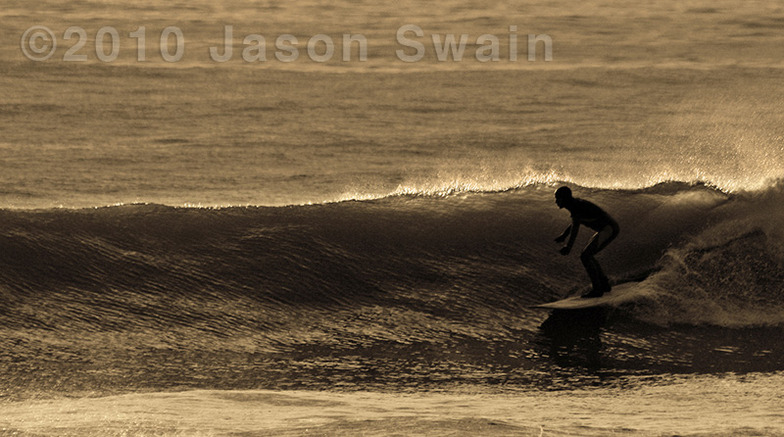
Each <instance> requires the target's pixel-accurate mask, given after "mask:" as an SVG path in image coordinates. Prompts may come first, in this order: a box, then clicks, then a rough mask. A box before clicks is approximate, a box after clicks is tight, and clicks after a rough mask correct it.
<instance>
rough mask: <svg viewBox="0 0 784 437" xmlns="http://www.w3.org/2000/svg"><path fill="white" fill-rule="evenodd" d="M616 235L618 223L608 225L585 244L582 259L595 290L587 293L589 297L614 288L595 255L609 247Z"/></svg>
mask: <svg viewBox="0 0 784 437" xmlns="http://www.w3.org/2000/svg"><path fill="white" fill-rule="evenodd" d="M616 236H618V225H617V224H614V225H609V226H606V227H605V228H604V229H602V230H601V231H599V232H597V233H596V234H595V235H594V236H593V238H591V241H589V242H588V245H587V246H585V249H583V252H582V254H580V260H581V261H582V262H583V266H585V271H586V272H588V276H589V277H590V278H591V285H592V287H593V290H592V291H591V292H590V293H588V295H586V296H587V297H598V296H601V295H602V294H604V293H607V292H609V291H610V290H611V289H612V287H610V281H609V279H608V278H607V276H606V275H605V274H604V272H603V271H602V266H601V265H599V261H597V260H596V258H595V257H594V256H595V255H596V254H597V253H598V252H599V251H600V250H602V249H604V248H605V247H607V245H608V244H610V242H611V241H612V240H614V239H615V237H616Z"/></svg>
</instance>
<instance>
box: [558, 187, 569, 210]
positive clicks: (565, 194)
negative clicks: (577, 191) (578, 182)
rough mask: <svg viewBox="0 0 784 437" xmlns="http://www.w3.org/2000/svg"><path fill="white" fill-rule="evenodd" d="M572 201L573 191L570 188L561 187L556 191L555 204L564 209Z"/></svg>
mask: <svg viewBox="0 0 784 437" xmlns="http://www.w3.org/2000/svg"><path fill="white" fill-rule="evenodd" d="M571 201H572V190H570V189H569V187H561V188H559V189H557V190H555V204H556V205H558V207H559V208H563V207H565V206H566V205H568V204H569V203H570V202H571Z"/></svg>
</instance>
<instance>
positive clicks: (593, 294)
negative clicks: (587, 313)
mask: <svg viewBox="0 0 784 437" xmlns="http://www.w3.org/2000/svg"><path fill="white" fill-rule="evenodd" d="M603 294H604V292H603V291H601V290H591V291H590V292H588V293H585V294H583V295H582V296H580V297H582V298H583V299H588V298H591V297H602V295H603Z"/></svg>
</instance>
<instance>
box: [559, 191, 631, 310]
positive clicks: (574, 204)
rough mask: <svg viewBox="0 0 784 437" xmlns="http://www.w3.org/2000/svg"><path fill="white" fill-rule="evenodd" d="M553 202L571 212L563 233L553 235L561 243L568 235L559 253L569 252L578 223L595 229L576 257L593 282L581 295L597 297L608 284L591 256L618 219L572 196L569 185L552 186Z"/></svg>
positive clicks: (614, 230)
mask: <svg viewBox="0 0 784 437" xmlns="http://www.w3.org/2000/svg"><path fill="white" fill-rule="evenodd" d="M555 203H556V204H557V205H558V207H559V208H566V209H567V210H568V211H569V212H570V213H572V224H570V225H569V226H568V227H567V228H566V230H565V231H564V232H563V234H561V235H559V236H558V238H556V239H555V242H556V243H561V242H563V241H564V240H566V236H567V235H568V236H569V241H568V242H567V243H566V245H565V246H564V247H562V248H561V255H569V252H570V251H571V250H572V246H573V245H574V240H575V239H576V238H577V231H578V230H579V229H580V225H585V226H587V227H589V228H591V229H593V230H594V231H596V234H594V236H593V237H592V238H591V241H589V242H588V245H587V246H585V249H583V252H582V253H581V254H580V260H581V261H582V262H583V266H585V271H586V272H588V276H589V277H590V278H591V285H592V286H593V289H592V290H591V291H590V292H588V293H586V294H583V296H582V297H600V296H601V295H603V294H604V293H607V292H609V291H610V289H611V287H610V282H609V280H608V279H607V276H605V274H604V272H602V267H601V266H600V265H599V261H597V260H596V258H594V256H595V255H596V254H597V253H599V251H601V250H602V249H604V248H605V247H607V245H608V244H610V242H611V241H613V240H614V239H615V237H617V236H618V232H619V231H620V228H619V227H618V223H617V222H616V221H615V220H613V218H612V217H610V215H609V214H607V213H606V212H605V211H604V210H603V209H601V208H599V207H598V206H596V205H595V204H593V203H591V202H589V201H587V200H583V199H578V198H576V197H572V190H570V189H569V187H561V188H559V189H558V190H556V192H555Z"/></svg>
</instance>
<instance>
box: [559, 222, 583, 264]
mask: <svg viewBox="0 0 784 437" xmlns="http://www.w3.org/2000/svg"><path fill="white" fill-rule="evenodd" d="M569 228H570V229H569V230H570V231H571V234H570V235H569V241H568V242H567V243H566V246H564V247H562V248H561V255H569V252H570V251H571V250H572V246H573V245H574V240H576V239H577V231H579V230H580V222H578V221H577V220H574V221H572V225H571V226H569Z"/></svg>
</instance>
